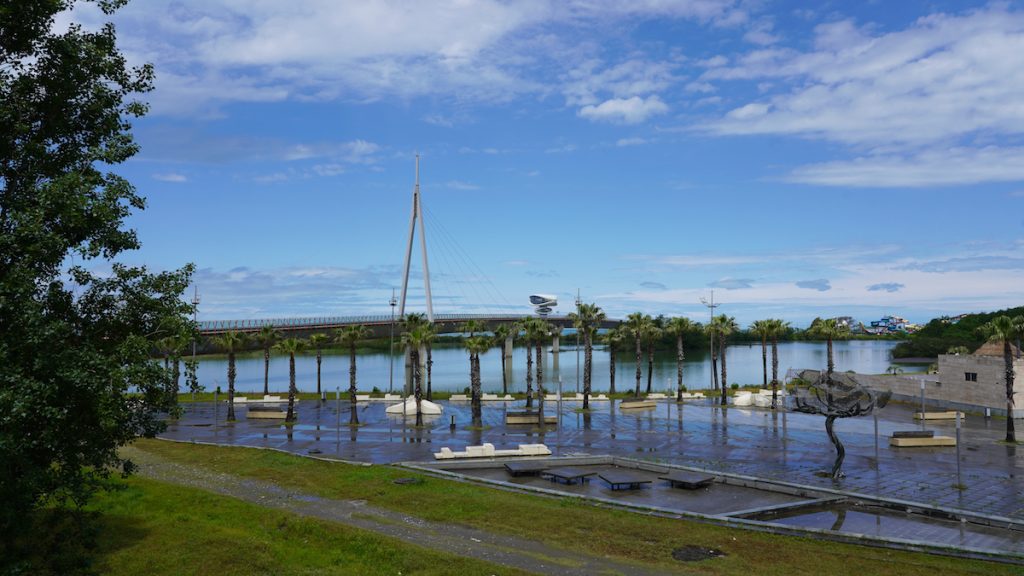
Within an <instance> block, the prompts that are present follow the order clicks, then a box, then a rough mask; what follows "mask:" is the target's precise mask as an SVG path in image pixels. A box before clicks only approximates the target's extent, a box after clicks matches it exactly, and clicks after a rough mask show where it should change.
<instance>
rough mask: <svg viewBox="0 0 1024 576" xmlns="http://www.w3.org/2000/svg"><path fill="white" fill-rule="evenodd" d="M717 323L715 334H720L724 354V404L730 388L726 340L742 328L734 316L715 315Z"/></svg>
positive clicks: (719, 342) (722, 353)
mask: <svg viewBox="0 0 1024 576" xmlns="http://www.w3.org/2000/svg"><path fill="white" fill-rule="evenodd" d="M712 324H715V334H717V335H718V352H719V353H720V354H721V355H722V404H725V403H726V402H727V400H726V390H727V389H728V388H729V386H728V384H727V383H728V382H729V377H728V372H727V370H726V366H725V341H726V339H727V338H729V336H730V335H731V334H732V333H733V332H736V331H738V330H739V329H740V327H739V324H736V319H735V318H733V317H732V316H726V315H725V314H722V315H720V316H715V319H714V320H713V321H712Z"/></svg>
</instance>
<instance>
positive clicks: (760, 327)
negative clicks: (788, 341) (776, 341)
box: [750, 320, 772, 388]
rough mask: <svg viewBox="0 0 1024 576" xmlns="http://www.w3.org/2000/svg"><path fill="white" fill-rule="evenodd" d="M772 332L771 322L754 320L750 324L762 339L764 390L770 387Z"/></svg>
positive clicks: (753, 331) (752, 330)
mask: <svg viewBox="0 0 1024 576" xmlns="http://www.w3.org/2000/svg"><path fill="white" fill-rule="evenodd" d="M771 330H772V329H771V323H770V321H769V320H754V322H753V323H751V324H750V331H751V332H752V333H754V334H756V335H758V336H759V337H760V338H761V374H762V376H763V377H764V378H763V384H762V386H761V387H762V388H767V387H768V336H769V335H770V334H771Z"/></svg>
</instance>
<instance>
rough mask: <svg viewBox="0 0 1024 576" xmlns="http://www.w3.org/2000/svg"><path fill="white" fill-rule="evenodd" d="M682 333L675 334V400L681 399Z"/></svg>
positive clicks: (680, 400) (679, 400)
mask: <svg viewBox="0 0 1024 576" xmlns="http://www.w3.org/2000/svg"><path fill="white" fill-rule="evenodd" d="M684 358H685V356H684V354H683V335H682V333H680V334H678V335H677V336H676V402H682V401H683V360H684Z"/></svg>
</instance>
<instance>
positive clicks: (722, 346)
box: [718, 336, 729, 405]
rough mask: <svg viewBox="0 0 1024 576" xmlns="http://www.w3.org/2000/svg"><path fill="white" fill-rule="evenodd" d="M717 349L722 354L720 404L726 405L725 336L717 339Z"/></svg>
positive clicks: (727, 385)
mask: <svg viewBox="0 0 1024 576" xmlns="http://www.w3.org/2000/svg"><path fill="white" fill-rule="evenodd" d="M718 349H719V351H720V352H721V354H722V404H723V405H724V404H726V403H727V402H728V401H727V400H726V394H725V393H726V390H727V389H728V388H729V384H728V382H729V373H728V372H727V371H726V369H725V336H721V337H720V338H719V339H718Z"/></svg>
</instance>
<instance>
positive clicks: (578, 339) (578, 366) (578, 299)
mask: <svg viewBox="0 0 1024 576" xmlns="http://www.w3.org/2000/svg"><path fill="white" fill-rule="evenodd" d="M582 303H583V301H582V300H580V289H579V288H577V289H576V317H577V318H579V316H580V304H582ZM576 393H577V394H579V393H580V331H579V329H578V328H577V329H576Z"/></svg>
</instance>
